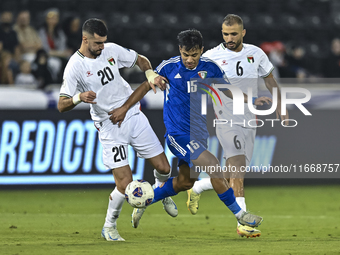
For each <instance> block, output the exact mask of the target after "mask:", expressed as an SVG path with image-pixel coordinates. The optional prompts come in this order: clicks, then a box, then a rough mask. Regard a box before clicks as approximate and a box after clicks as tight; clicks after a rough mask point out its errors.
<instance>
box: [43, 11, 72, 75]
mask: <svg viewBox="0 0 340 255" xmlns="http://www.w3.org/2000/svg"><path fill="white" fill-rule="evenodd" d="M39 37H40V39H41V42H42V45H43V49H44V50H45V51H46V52H47V54H48V55H49V56H51V58H50V59H49V61H48V64H49V65H50V66H51V70H52V78H53V80H54V82H60V81H61V79H60V71H61V69H62V67H63V66H64V65H65V64H66V62H67V59H68V58H69V57H70V56H71V54H72V52H71V50H68V49H67V47H66V35H65V33H64V32H63V30H62V29H61V27H60V24H59V11H58V9H50V10H48V11H47V12H46V19H45V22H44V24H43V26H42V27H41V28H40V29H39Z"/></svg>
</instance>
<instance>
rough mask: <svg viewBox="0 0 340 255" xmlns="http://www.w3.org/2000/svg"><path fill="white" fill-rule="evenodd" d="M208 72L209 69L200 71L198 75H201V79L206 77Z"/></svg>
mask: <svg viewBox="0 0 340 255" xmlns="http://www.w3.org/2000/svg"><path fill="white" fill-rule="evenodd" d="M207 74H208V72H207V71H199V72H198V76H199V77H201V79H205V77H207Z"/></svg>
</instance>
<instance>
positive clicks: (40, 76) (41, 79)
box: [32, 49, 53, 89]
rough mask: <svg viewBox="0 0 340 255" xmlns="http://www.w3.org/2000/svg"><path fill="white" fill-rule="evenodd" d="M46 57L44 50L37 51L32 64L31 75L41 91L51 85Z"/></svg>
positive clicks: (51, 80)
mask: <svg viewBox="0 0 340 255" xmlns="http://www.w3.org/2000/svg"><path fill="white" fill-rule="evenodd" d="M47 63H48V55H47V53H46V51H45V50H43V49H40V50H38V51H37V55H36V57H35V60H34V62H33V63H32V73H33V74H34V76H35V78H36V79H37V82H38V88H40V89H43V88H45V87H46V85H48V84H51V83H53V79H52V74H51V71H50V68H49V66H48V64H47Z"/></svg>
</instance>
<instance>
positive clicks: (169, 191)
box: [151, 177, 177, 204]
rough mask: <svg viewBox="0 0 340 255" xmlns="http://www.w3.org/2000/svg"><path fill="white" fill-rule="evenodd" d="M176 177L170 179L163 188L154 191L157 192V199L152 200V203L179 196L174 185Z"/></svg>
mask: <svg viewBox="0 0 340 255" xmlns="http://www.w3.org/2000/svg"><path fill="white" fill-rule="evenodd" d="M173 178H174V177H171V178H169V179H168V180H167V181H166V182H165V183H164V185H163V186H160V187H157V188H155V189H154V190H153V191H154V192H155V197H154V198H153V200H152V203H151V204H153V203H156V202H158V201H159V200H162V199H163V198H166V197H171V196H175V195H177V193H176V192H175V190H174V187H173V185H172V179H173Z"/></svg>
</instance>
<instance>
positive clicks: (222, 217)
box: [0, 186, 340, 255]
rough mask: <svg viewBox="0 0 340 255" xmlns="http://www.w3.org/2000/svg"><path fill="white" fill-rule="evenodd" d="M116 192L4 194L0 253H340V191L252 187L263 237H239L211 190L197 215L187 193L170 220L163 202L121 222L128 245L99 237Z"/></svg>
mask: <svg viewBox="0 0 340 255" xmlns="http://www.w3.org/2000/svg"><path fill="white" fill-rule="evenodd" d="M110 192H111V190H110V189H100V190H99V189H84V190H80V189H76V190H21V191H7V190H6V191H5V190H1V191H0V254H1V255H5V254H6V255H7V254H11V255H21V254H34V255H38V254H44V255H47V254H48V255H50V254H63V255H64V254H82V255H83V254H101V255H105V254H119V255H121V254H138V255H139V254H172V255H174V254H340V203H339V201H340V187H339V186H302V187H298V186H285V187H277V186H271V187H246V198H247V199H246V202H247V206H248V209H250V210H251V211H252V212H253V213H256V214H259V215H261V216H263V218H264V221H263V223H262V225H261V226H260V227H259V229H260V230H261V231H262V235H261V237H260V238H248V239H247V238H241V237H239V236H238V235H237V234H236V220H235V218H234V216H233V215H232V214H231V212H229V211H228V210H227V208H226V207H225V206H224V205H223V204H222V202H221V201H220V200H219V199H218V197H217V196H216V194H215V193H214V192H213V191H209V192H206V193H204V194H203V195H202V197H201V202H200V209H199V212H198V214H197V215H195V216H193V215H191V214H190V213H189V211H188V210H187V208H186V205H185V201H186V198H187V197H186V193H184V192H183V193H180V194H179V195H177V196H176V197H174V200H175V202H176V203H177V205H178V209H179V215H178V217H176V218H171V217H170V216H168V215H167V214H166V212H165V211H164V210H163V208H162V204H161V203H158V204H155V205H152V206H150V207H149V208H148V209H147V211H146V212H145V214H144V216H143V218H142V220H141V222H140V226H139V227H138V228H137V229H134V228H132V227H131V223H130V221H131V216H130V215H131V212H132V207H130V206H129V205H128V204H127V203H125V204H124V207H123V210H122V213H121V216H120V218H119V220H118V229H119V233H120V235H121V236H122V237H123V238H125V239H126V242H107V241H105V240H104V239H102V238H101V237H100V232H101V229H102V225H103V222H104V217H105V213H106V209H107V202H108V195H109V193H110Z"/></svg>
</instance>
